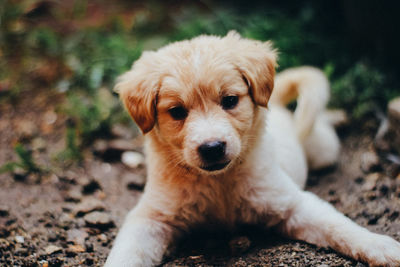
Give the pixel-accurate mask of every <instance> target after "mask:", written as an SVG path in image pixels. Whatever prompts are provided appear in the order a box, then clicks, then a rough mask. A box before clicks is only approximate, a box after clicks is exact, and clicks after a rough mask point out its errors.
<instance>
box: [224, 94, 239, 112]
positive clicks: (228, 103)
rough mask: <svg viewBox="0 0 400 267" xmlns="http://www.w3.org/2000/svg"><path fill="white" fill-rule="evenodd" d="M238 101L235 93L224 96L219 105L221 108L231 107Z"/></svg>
mask: <svg viewBox="0 0 400 267" xmlns="http://www.w3.org/2000/svg"><path fill="white" fill-rule="evenodd" d="M238 102H239V97H238V96H237V95H229V96H224V97H223V98H222V101H221V106H222V108H223V109H233V108H234V107H236V105H237V103H238Z"/></svg>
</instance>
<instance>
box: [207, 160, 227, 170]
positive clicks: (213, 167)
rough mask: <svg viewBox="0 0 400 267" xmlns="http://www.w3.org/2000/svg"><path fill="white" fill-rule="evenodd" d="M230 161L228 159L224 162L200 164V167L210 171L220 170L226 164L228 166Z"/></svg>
mask: <svg viewBox="0 0 400 267" xmlns="http://www.w3.org/2000/svg"><path fill="white" fill-rule="evenodd" d="M229 163H230V161H226V162H223V163H215V164H209V165H204V166H200V168H201V169H203V170H205V171H209V172H212V171H219V170H222V169H223V168H225V167H226V166H228V164H229Z"/></svg>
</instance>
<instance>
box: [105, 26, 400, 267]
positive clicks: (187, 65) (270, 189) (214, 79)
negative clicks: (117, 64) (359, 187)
mask: <svg viewBox="0 0 400 267" xmlns="http://www.w3.org/2000/svg"><path fill="white" fill-rule="evenodd" d="M275 65H276V52H275V51H274V50H273V49H272V48H271V45H270V43H269V42H265V43H264V42H260V41H255V40H248V39H244V38H241V37H240V35H239V34H237V33H235V32H230V33H228V35H227V36H225V37H216V36H200V37H197V38H195V39H192V40H188V41H182V42H177V43H173V44H170V45H168V46H166V47H164V48H161V49H159V50H158V51H156V52H145V53H143V55H142V57H141V58H140V59H139V60H137V61H136V62H135V64H134V65H133V67H132V69H131V70H130V71H128V72H127V73H125V74H124V75H122V76H121V77H120V79H119V82H118V84H117V86H116V89H117V91H118V92H119V93H120V96H121V99H122V101H123V102H124V105H125V106H126V108H127V110H128V111H129V113H130V115H131V116H132V118H133V119H134V120H135V121H136V123H137V124H138V125H139V127H140V128H141V129H142V131H143V133H144V134H146V135H145V140H146V142H145V151H146V156H147V168H148V178H147V184H146V187H145V191H144V194H143V196H142V198H141V199H140V201H139V203H138V205H137V206H136V207H135V208H134V209H133V210H132V211H130V212H129V214H128V215H127V217H126V220H125V222H124V224H123V226H122V228H121V229H120V232H119V234H118V236H117V238H116V240H115V243H114V246H113V248H112V250H111V253H110V255H109V257H108V259H107V262H106V266H115V267H117V266H118V267H123V266H152V265H155V264H159V263H160V262H161V260H162V258H163V255H164V253H165V251H166V249H167V247H168V245H169V244H171V242H173V240H174V239H175V238H176V237H177V236H179V235H181V234H183V233H185V232H186V231H188V230H189V229H190V228H193V227H196V226H198V225H201V224H205V223H207V225H212V224H213V223H215V224H224V225H226V226H227V227H234V226H235V225H236V224H238V223H249V224H260V225H264V226H265V227H271V226H275V227H276V229H278V230H279V231H281V233H282V234H284V235H286V236H288V237H290V238H294V239H298V240H304V241H306V242H309V243H311V244H315V245H317V246H322V247H331V248H333V249H335V250H336V251H338V252H340V253H342V254H344V255H347V256H349V257H352V258H354V259H356V260H360V261H364V262H367V263H369V264H370V265H386V266H400V244H399V243H398V242H396V241H395V240H393V239H392V238H390V237H388V236H383V235H379V234H375V233H371V232H369V231H368V230H367V229H365V228H362V227H360V226H358V225H357V224H355V223H354V222H352V221H351V220H350V219H348V218H347V217H345V216H344V215H342V214H341V213H340V212H338V211H336V210H335V209H334V208H333V207H332V206H331V205H330V204H328V203H327V202H325V201H322V200H321V199H319V198H318V197H317V196H315V195H314V194H312V193H309V192H305V191H303V190H302V188H303V187H304V185H305V181H306V177H307V171H308V169H307V162H309V164H310V166H311V167H324V166H327V165H330V164H332V163H334V162H335V161H336V159H337V156H338V151H339V141H338V138H337V136H336V134H335V132H334V130H333V128H332V126H331V125H330V124H329V122H328V120H327V119H326V118H324V115H323V112H324V109H325V105H326V103H327V101H328V97H329V85H328V82H327V80H326V78H325V77H324V75H323V74H322V73H321V72H320V71H318V70H316V69H314V68H310V67H303V68H298V69H291V70H287V71H285V72H283V73H281V74H280V75H277V78H276V85H275V89H274V90H275V92H274V94H272V90H273V88H274V74H275ZM271 94H272V97H271V100H270V101H269V99H270V96H271ZM296 97H298V98H297V101H298V106H297V109H296V111H295V112H294V115H293V114H292V113H291V112H290V111H288V110H287V109H286V108H285V105H286V104H287V102H288V101H290V100H291V99H293V98H296ZM268 102H270V104H269V109H268V111H267V109H265V107H267V103H268Z"/></svg>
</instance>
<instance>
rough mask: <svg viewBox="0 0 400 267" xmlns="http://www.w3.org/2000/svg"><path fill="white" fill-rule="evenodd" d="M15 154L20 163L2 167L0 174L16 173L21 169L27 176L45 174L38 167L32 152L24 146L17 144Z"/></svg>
mask: <svg viewBox="0 0 400 267" xmlns="http://www.w3.org/2000/svg"><path fill="white" fill-rule="evenodd" d="M14 151H15V154H16V155H17V156H18V161H11V162H8V163H6V164H4V165H3V166H1V167H0V174H1V173H7V172H15V171H16V170H18V169H20V170H22V171H23V172H24V173H25V174H30V173H37V174H40V173H42V172H44V169H43V168H41V167H40V166H38V165H37V164H36V163H35V162H34V160H33V158H32V152H31V151H29V150H28V149H26V148H25V147H24V146H23V145H22V144H19V143H18V144H16V145H15V147H14Z"/></svg>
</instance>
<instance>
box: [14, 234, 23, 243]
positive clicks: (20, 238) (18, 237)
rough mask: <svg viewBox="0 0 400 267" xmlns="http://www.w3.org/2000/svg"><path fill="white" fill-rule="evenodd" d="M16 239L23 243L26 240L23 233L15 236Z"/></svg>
mask: <svg viewBox="0 0 400 267" xmlns="http://www.w3.org/2000/svg"><path fill="white" fill-rule="evenodd" d="M15 241H16V242H17V243H20V244H23V243H24V242H25V238H24V237H23V236H22V235H17V236H15Z"/></svg>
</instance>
